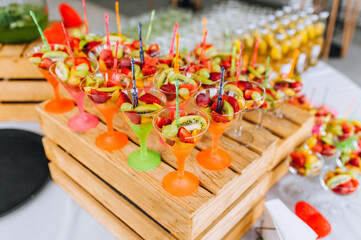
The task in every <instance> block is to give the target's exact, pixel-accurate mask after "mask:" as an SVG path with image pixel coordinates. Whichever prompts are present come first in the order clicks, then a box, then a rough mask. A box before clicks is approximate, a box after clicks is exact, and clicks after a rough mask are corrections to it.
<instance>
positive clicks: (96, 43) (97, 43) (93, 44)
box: [83, 41, 102, 54]
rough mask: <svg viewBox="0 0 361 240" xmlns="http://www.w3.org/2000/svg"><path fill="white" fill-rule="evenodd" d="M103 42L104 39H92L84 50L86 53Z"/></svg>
mask: <svg viewBox="0 0 361 240" xmlns="http://www.w3.org/2000/svg"><path fill="white" fill-rule="evenodd" d="M101 43H102V41H91V42H88V43H87V44H86V45H85V46H84V47H83V52H85V53H86V54H88V52H89V51H90V50H91V49H92V48H95V47H96V46H98V45H100V44H101Z"/></svg>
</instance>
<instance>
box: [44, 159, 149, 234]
mask: <svg viewBox="0 0 361 240" xmlns="http://www.w3.org/2000/svg"><path fill="white" fill-rule="evenodd" d="M49 168H50V172H51V177H52V179H53V181H54V182H55V183H56V184H58V185H59V186H60V187H61V188H62V189H64V190H65V191H66V192H67V193H68V194H69V195H70V196H72V198H73V199H74V200H75V201H76V202H77V203H78V204H79V205H81V206H82V207H83V208H84V209H85V210H86V211H88V212H89V213H90V214H91V215H93V216H95V218H96V219H97V220H98V221H99V222H100V223H101V224H102V225H103V226H104V227H105V228H107V229H108V230H109V231H110V232H111V233H113V234H114V236H115V237H117V238H118V239H137V240H138V239H142V238H141V237H139V236H138V235H137V234H136V233H135V232H134V231H133V230H132V229H130V228H129V227H128V226H127V225H125V224H124V223H123V222H122V221H120V220H119V219H118V218H117V217H115V216H114V215H113V214H112V213H111V212H110V211H108V210H107V209H106V208H105V207H104V206H103V205H102V204H101V203H99V202H98V201H97V200H95V199H94V198H93V197H91V196H90V195H89V194H88V193H87V192H86V191H84V189H82V188H81V187H80V186H79V185H77V184H76V183H74V182H73V181H72V180H71V179H70V178H69V177H68V176H67V175H66V174H65V173H63V172H62V171H61V170H59V169H58V168H57V167H56V166H55V165H54V164H53V163H49Z"/></svg>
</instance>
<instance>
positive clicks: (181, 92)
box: [179, 84, 194, 99]
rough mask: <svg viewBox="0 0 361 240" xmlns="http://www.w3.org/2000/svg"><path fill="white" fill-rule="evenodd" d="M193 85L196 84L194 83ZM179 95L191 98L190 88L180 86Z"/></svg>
mask: <svg viewBox="0 0 361 240" xmlns="http://www.w3.org/2000/svg"><path fill="white" fill-rule="evenodd" d="M190 85H191V84H190ZM192 86H194V85H192ZM179 96H180V97H182V98H183V99H188V98H189V90H188V89H187V88H179Z"/></svg>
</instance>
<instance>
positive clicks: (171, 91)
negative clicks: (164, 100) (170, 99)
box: [160, 83, 175, 93]
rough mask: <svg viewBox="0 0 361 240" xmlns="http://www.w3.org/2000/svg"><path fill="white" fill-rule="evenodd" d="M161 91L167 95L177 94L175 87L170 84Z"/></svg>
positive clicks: (162, 87)
mask: <svg viewBox="0 0 361 240" xmlns="http://www.w3.org/2000/svg"><path fill="white" fill-rule="evenodd" d="M160 89H161V90H163V91H164V92H167V93H175V86H174V85H173V84H170V83H168V84H164V85H162V86H161V87H160Z"/></svg>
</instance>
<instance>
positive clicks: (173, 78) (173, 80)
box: [168, 73, 197, 86]
mask: <svg viewBox="0 0 361 240" xmlns="http://www.w3.org/2000/svg"><path fill="white" fill-rule="evenodd" d="M177 80H178V82H179V84H182V83H188V84H192V85H195V86H197V83H196V81H194V80H193V79H191V78H189V77H187V76H184V75H182V74H179V73H176V74H172V75H170V76H169V78H168V81H169V82H170V83H172V84H175V83H176V81H177Z"/></svg>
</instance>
